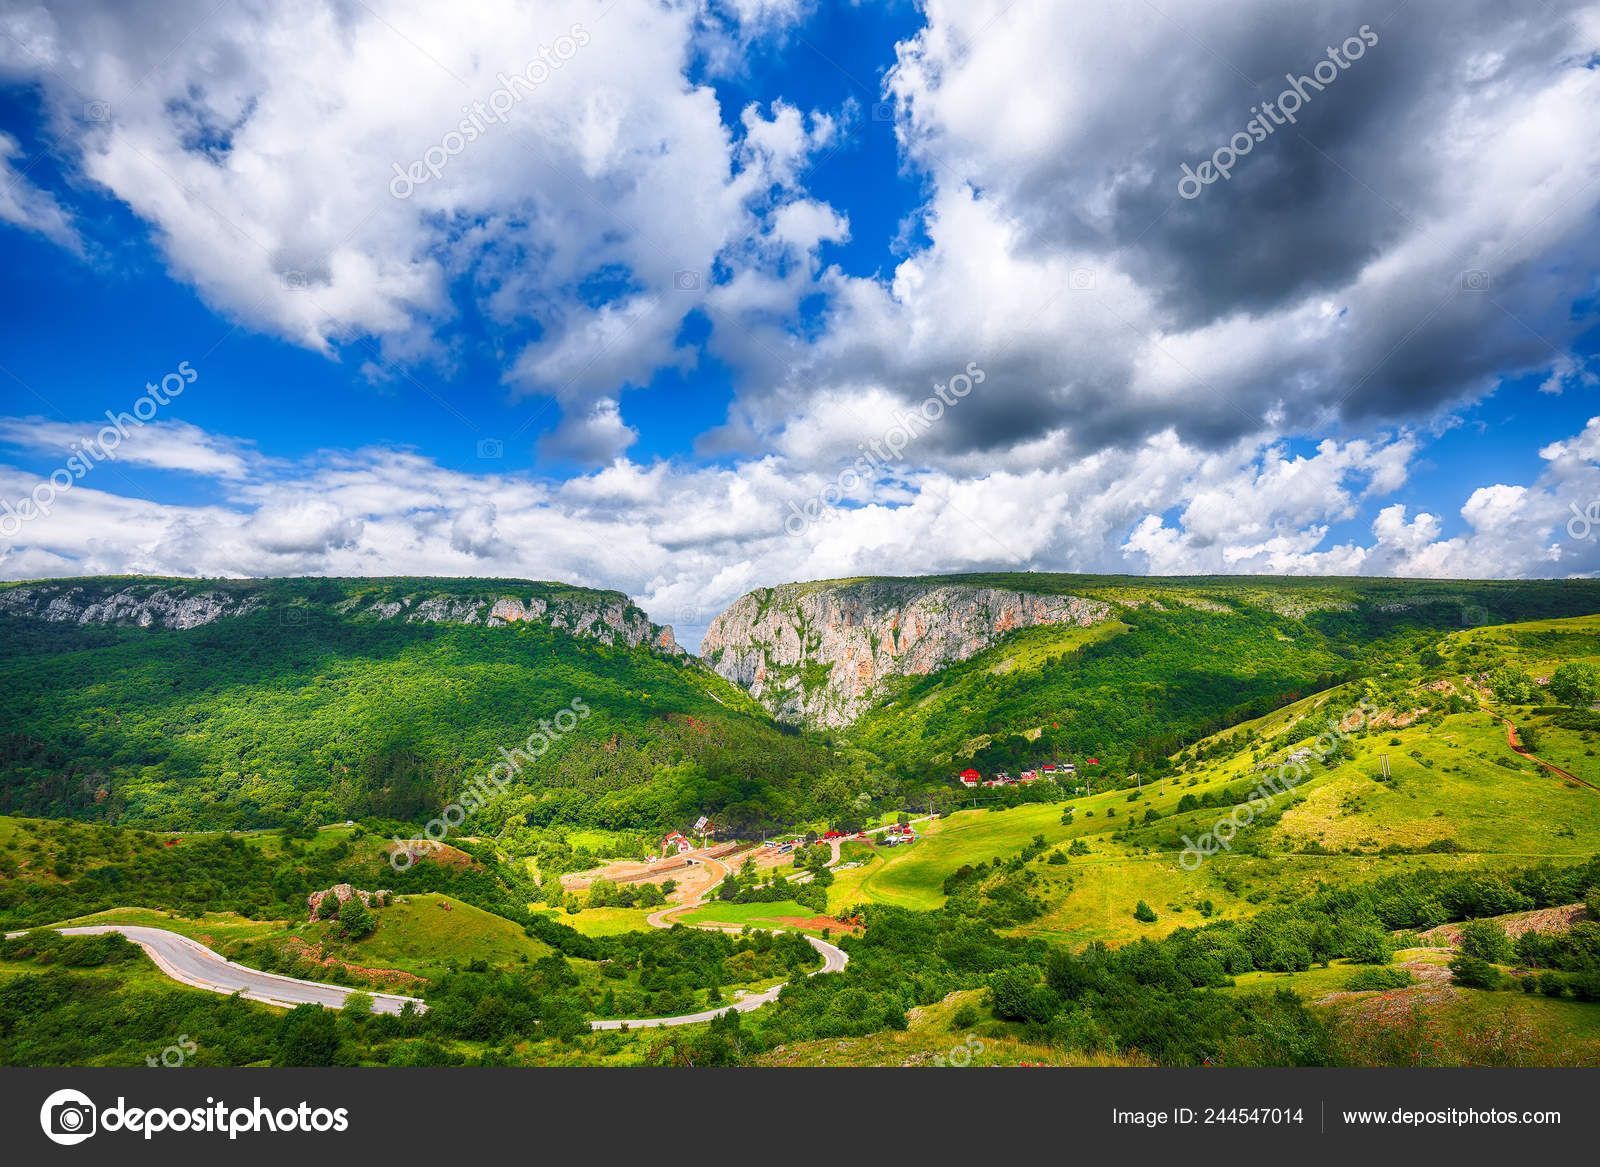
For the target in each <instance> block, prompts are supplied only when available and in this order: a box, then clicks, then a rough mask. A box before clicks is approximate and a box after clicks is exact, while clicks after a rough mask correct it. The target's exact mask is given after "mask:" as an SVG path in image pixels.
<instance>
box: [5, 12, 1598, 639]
mask: <svg viewBox="0 0 1600 1167" xmlns="http://www.w3.org/2000/svg"><path fill="white" fill-rule="evenodd" d="M1501 8H1502V6H1500V5H1495V4H1491V3H1487V2H1483V3H1479V2H1477V0H1466V2H1464V3H1460V4H1455V5H1445V4H1444V3H1443V0H1413V2H1412V3H1409V4H1400V5H1396V6H1395V10H1394V11H1393V12H1381V13H1374V12H1370V11H1365V12H1364V11H1363V10H1362V9H1361V8H1360V6H1358V5H1355V4H1353V3H1345V2H1342V0H1341V2H1337V3H1332V4H1318V5H1314V6H1313V5H1309V4H1308V5H1297V6H1290V8H1288V9H1287V10H1286V9H1284V8H1283V7H1282V6H1281V5H1269V4H1266V3H1265V2H1264V0H1262V2H1256V0H1236V2H1232V3H1227V4H1222V3H1213V2H1211V0H1189V2H1187V3H1182V4H1179V3H1174V4H1172V5H1168V6H1166V7H1164V8H1163V9H1162V10H1161V13H1159V14H1157V13H1155V12H1154V11H1143V12H1141V11H1137V6H1131V7H1130V6H1128V5H1125V4H1117V3H1111V2H1110V0H1103V2H1102V0H1086V2H1085V3H1084V4H1082V5H1081V6H1078V7H1076V8H1074V10H1073V12H1072V13H1071V14H1070V15H1069V14H1067V13H1065V12H1064V10H1062V9H1061V7H1060V6H1057V5H1052V4H1047V3H1043V2H1042V0H1036V2H1030V0H1020V2H1018V3H1015V4H1010V5H1007V4H1004V3H1001V2H999V0H993V2H990V0H973V2H972V3H966V4H957V3H945V2H934V0H930V2H928V3H924V4H913V3H910V2H909V0H902V2H896V3H885V4H847V3H837V4H824V3H816V2H805V0H740V2H738V3H734V2H731V0H730V2H726V3H723V2H708V3H691V2H689V0H682V2H677V0H674V2H661V3H657V2H654V0H652V2H650V3H645V2H644V0H617V2H616V3H613V4H604V3H591V2H590V0H552V2H545V3H536V4H524V5H496V6H492V7H485V8H484V9H483V10H478V9H476V8H468V9H466V10H465V12H464V13H463V14H462V15H460V16H459V17H457V16H455V15H452V16H451V17H450V19H448V20H446V19H444V18H443V17H442V16H441V15H440V13H439V12H438V10H436V9H433V8H430V7H429V6H428V5H425V4H421V3H413V2H407V0H387V2H385V3H375V4H373V5H371V6H356V7H355V8H347V7H345V6H343V5H338V4H332V3H330V4H329V5H327V6H326V7H318V6H316V5H307V6H303V7H301V8H297V9H295V10H294V11H292V12H273V11H250V10H244V9H240V8H237V7H235V6H232V5H224V6H222V7H220V8H218V7H217V6H215V5H212V4H207V3H194V4H190V3H188V2H187V0H184V2H176V3H171V4H165V5H154V4H151V5H140V4H132V5H128V4H112V3H103V4H102V3H93V2H85V3H74V4H60V5H56V4H45V5H44V6H42V7H27V8H24V7H20V6H19V7H8V6H0V34H3V35H0V259H3V262H4V265H5V270H7V271H8V272H11V273H13V274H14V278H12V279H10V280H7V281H5V282H4V283H3V284H0V319H3V320H4V340H5V343H4V345H3V347H0V496H3V498H4V499H5V500H6V503H7V506H8V507H9V508H10V510H9V511H5V512H0V514H3V515H4V516H7V517H0V575H3V576H4V577H5V578H33V577H39V576H58V575H74V574H90V573H95V572H104V571H118V572H122V571H144V572H160V573H170V574H210V575H266V574H271V575H278V574H376V573H384V574H391V573H405V572H417V573H421V572H427V573H429V574H459V575H522V576H529V577H535V578H561V579H570V580H574V581H576V582H581V583H586V584H591V585H595V586H605V587H615V588H618V589H620V590H623V591H626V592H628V593H629V594H631V595H632V596H634V598H635V599H636V600H638V601H639V602H640V603H641V604H642V605H643V606H645V607H646V609H647V610H648V611H650V612H651V614H652V616H654V617H655V618H656V619H658V620H663V621H670V622H674V623H676V624H677V625H678V626H679V627H680V634H681V635H682V637H683V639H684V640H685V641H686V642H687V643H688V644H689V645H690V646H691V647H693V644H694V643H695V642H696V641H697V638H698V632H699V630H700V629H702V628H703V627H704V625H705V623H706V622H707V621H708V620H709V619H710V617H711V616H712V615H714V614H715V613H716V612H717V611H718V610H720V609H721V608H722V607H723V606H725V605H726V604H727V603H728V602H730V601H731V600H732V599H734V598H736V597H737V595H738V594H740V593H741V592H742V591H744V590H747V589H748V588H750V587H754V586H760V585H770V584H776V583H780V582H785V581H787V580H791V579H802V578H820V577H827V576H834V575H846V574H863V573H894V574H911V573H917V572H933V571H941V572H942V571H963V570H992V569H1001V568H1016V569H1033V570H1059V571H1094V572H1102V571H1125V572H1130V573H1140V572H1190V571H1239V572H1249V571H1263V572H1300V573H1330V574H1357V573H1377V574H1409V575H1477V576H1484V575H1493V576H1527V575H1539V576H1558V575H1570V574H1592V573H1593V572H1594V571H1596V570H1600V555H1597V552H1596V548H1595V545H1594V541H1593V540H1575V539H1572V538H1571V537H1570V536H1568V535H1567V534H1566V533H1565V531H1564V529H1563V528H1564V524H1565V522H1566V518H1567V517H1569V515H1570V508H1571V507H1572V506H1573V505H1577V506H1579V507H1582V506H1584V505H1586V504H1587V502H1588V501H1590V500H1591V499H1593V498H1596V497H1600V466H1597V458H1600V428H1597V429H1596V430H1591V429H1589V428H1588V423H1589V421H1590V418H1591V417H1593V416H1595V415H1596V414H1597V413H1600V410H1596V409H1595V408H1594V405H1595V400H1594V399H1595V391H1596V388H1597V387H1600V378H1597V374H1600V364H1597V360H1596V358H1597V353H1600V329H1597V323H1600V320H1597V305H1600V281H1597V271H1600V269H1597V266H1596V258H1597V257H1596V243H1597V232H1596V219H1595V210H1596V205H1597V202H1600V135H1597V134H1596V133H1594V130H1595V128H1596V127H1595V125H1594V120H1595V114H1594V110H1595V109H1596V108H1600V105H1597V103H1596V100H1595V99H1596V97H1600V92H1597V91H1600V77H1597V73H1600V71H1597V69H1596V67H1595V62H1596V60H1597V59H1600V57H1597V54H1600V17H1597V12H1596V6H1595V5H1592V4H1583V3H1553V4H1552V5H1551V9H1550V16H1551V19H1550V20H1549V21H1548V22H1546V23H1545V24H1543V25H1541V26H1540V27H1538V28H1533V27H1528V26H1526V25H1525V24H1524V23H1522V22H1520V21H1519V20H1517V19H1515V18H1514V16H1512V15H1508V14H1506V13H1504V12H1502V11H1501ZM1446 12H1448V15H1449V18H1450V19H1449V20H1448V21H1446V20H1444V19H1443V16H1444V15H1445V14H1446ZM1269 17H1270V19H1268V18H1269ZM1264 22H1265V23H1264ZM1362 29H1364V30H1366V31H1365V34H1363V33H1362V32H1360V31H1358V30H1362ZM1352 38H1353V39H1352ZM1340 45H1343V46H1345V47H1344V54H1345V56H1343V57H1340V56H1338V54H1337V52H1336V50H1337V48H1338V46H1340ZM1352 45H1354V46H1356V47H1360V48H1362V52H1361V53H1360V54H1359V55H1358V54H1357V53H1355V52H1354V51H1352V48H1351V46H1352ZM1332 60H1337V61H1338V64H1337V65H1335V64H1329V63H1327V62H1329V61H1332ZM1319 65H1320V68H1321V69H1322V70H1323V72H1322V73H1318V72H1316V69H1317V68H1318V67H1319ZM510 74H521V75H522V77H523V78H531V80H522V79H520V78H519V80H518V82H517V83H515V84H511V85H510V86H509V88H508V85H507V82H506V78H507V76H509V75H510ZM1296 76H1306V77H1310V78H1312V79H1315V78H1318V77H1321V78H1323V80H1322V82H1321V83H1320V84H1319V85H1318V86H1314V87H1312V89H1311V90H1310V91H1309V94H1310V96H1309V99H1308V101H1307V102H1306V103H1305V108H1304V109H1303V110H1301V111H1300V116H1299V118H1298V119H1297V120H1296V122H1295V124H1294V125H1293V126H1288V125H1286V126H1284V128H1283V129H1282V130H1279V131H1277V132H1276V133H1274V134H1273V135H1272V136H1270V137H1267V138H1265V139H1264V140H1261V141H1259V143H1255V142H1251V143H1249V144H1248V149H1245V145H1246V143H1242V142H1240V141H1239V140H1238V139H1237V138H1234V139H1232V143H1233V145H1232V146H1230V145H1229V143H1230V135H1232V134H1233V133H1234V132H1235V131H1237V130H1238V129H1239V127H1240V126H1241V125H1244V124H1245V123H1246V122H1247V121H1248V120H1249V119H1250V117H1251V116H1252V112H1253V111H1254V110H1255V109H1257V108H1261V106H1260V103H1261V102H1263V101H1267V100H1273V99H1275V98H1276V97H1277V95H1278V94H1279V93H1280V92H1282V91H1283V90H1284V89H1285V86H1286V85H1289V84H1293V82H1294V78H1295V77H1296ZM474 102H478V103H480V104H479V105H478V106H477V108H479V109H480V110H481V109H483V108H485V105H484V104H483V103H487V107H488V108H497V109H501V110H502V112H503V114H504V116H503V118H502V119H501V120H489V121H484V120H482V119H480V120H479V124H478V126H477V127H476V128H477V129H478V131H479V132H477V133H475V134H474V135H473V138H472V140H471V141H470V142H468V141H466V140H465V138H464V135H463V134H462V133H459V132H457V133H455V134H454V135H453V138H454V140H452V131H453V130H455V129H456V127H457V125H458V123H459V124H460V126H461V128H462V129H464V128H465V124H466V123H465V122H464V121H463V120H462V119H463V115H464V114H466V115H469V116H470V114H471V111H472V109H473V108H474V106H473V104H472V103H474ZM1285 108H1287V107H1285ZM1244 137H1245V138H1249V137H1250V135H1248V134H1246V135H1244ZM449 146H455V147H459V148H458V149H448V148H447V147H449ZM1234 147H1238V149H1235V148H1234ZM1224 150H1225V151H1226V154H1227V155H1228V156H1229V157H1228V162H1227V164H1228V165H1229V166H1230V167H1231V175H1230V177H1229V178H1228V179H1227V180H1226V181H1215V182H1213V183H1212V184H1210V185H1207V186H1206V187H1205V188H1204V189H1203V190H1201V191H1200V192H1199V194H1198V197H1195V198H1193V199H1190V198H1187V197H1185V196H1184V195H1182V194H1181V193H1180V188H1179V187H1178V185H1177V180H1178V178H1179V177H1181V174H1182V171H1181V169H1180V167H1181V166H1182V165H1184V164H1189V165H1198V164H1199V163H1200V162H1202V161H1204V160H1206V159H1208V158H1210V159H1212V160H1214V161H1215V162H1216V163H1217V164H1218V165H1222V164H1223V161H1222V160H1223V158H1224V153H1223V151H1224ZM430 156H431V157H432V158H433V159H434V165H435V168H436V169H437V171H438V173H437V174H434V175H430V176H428V177H427V178H425V179H423V181H421V182H418V183H416V184H415V185H414V187H413V189H412V192H411V193H410V194H409V196H408V197H407V198H404V199H400V198H396V197H394V194H393V188H392V187H391V186H390V179H391V178H392V177H393V176H394V175H395V174H396V173H399V172H402V171H404V169H405V167H406V166H408V165H410V166H422V167H424V169H423V170H416V171H415V173H416V174H418V175H419V176H420V175H422V174H423V173H424V172H425V169H426V166H427V162H426V160H427V159H428V158H429V157H430ZM1485 158H1492V159H1493V160H1494V161H1493V165H1487V166H1486V165H1482V164H1481V160H1482V159H1485ZM1466 160H1474V161H1471V162H1470V163H1469V162H1468V161H1466ZM1463 174H1466V175H1469V176H1470V177H1469V178H1468V179H1465V180H1464V179H1463ZM180 362H188V363H189V365H190V366H191V367H192V368H193V369H195V370H196V371H197V377H196V379H195V381H194V383H193V385H192V386H191V387H190V388H188V389H186V390H185V391H184V392H183V393H182V395H181V397H175V398H173V399H172V400H171V401H170V402H168V403H165V404H163V405H161V406H160V408H159V409H156V410H154V412H153V415H152V416H151V418H150V420H149V421H148V422H147V423H146V424H143V425H137V426H135V427H133V430H132V432H131V433H130V434H129V435H128V436H127V437H126V439H125V440H123V441H122V442H121V443H120V447H119V448H118V449H117V450H116V451H115V456H114V457H111V458H108V459H105V460H97V461H96V462H95V463H94V465H93V466H92V467H90V468H89V470H88V471H87V472H86V473H83V474H81V475H78V476H76V477H74V478H73V479H72V481H70V483H69V482H67V481H66V479H64V478H62V479H58V483H57V485H56V486H54V487H51V486H49V485H48V483H49V480H50V475H51V474H52V472H53V471H57V470H59V469H60V468H61V467H62V466H63V462H64V459H65V458H67V457H68V456H69V455H70V454H71V453H72V450H73V449H74V448H75V447H74V445H73V443H74V442H80V443H81V440H82V439H83V438H87V437H92V436H93V435H94V434H95V432H96V430H97V429H98V428H99V427H100V426H102V425H103V424H104V421H105V413H106V411H107V410H111V411H113V413H115V412H118V411H121V410H125V409H130V408H132V406H133V404H134V402H135V401H136V400H137V399H139V398H140V397H141V395H143V394H144V393H145V388H144V387H145V384H146V382H148V381H154V382H157V383H159V381H160V379H161V378H162V376H163V375H165V374H167V373H169V372H170V371H172V370H173V369H174V368H176V367H177V366H178V365H179V363H180ZM968 368H972V369H974V370H981V371H982V374H983V375H982V377H981V379H980V380H979V382H978V384H977V385H976V386H975V387H974V388H973V389H972V391H971V393H970V395H968V394H965V393H963V394H960V395H959V396H950V395H948V394H945V389H944V388H942V387H949V386H951V385H952V384H953V383H952V381H951V378H952V377H954V376H956V375H957V374H960V373H962V370H964V369H968ZM941 394H944V395H943V396H941ZM908 410H910V411H917V410H923V411H925V415H924V420H922V421H913V422H912V423H909V427H908V423H907V421H906V417H907V414H906V411H908ZM934 415H937V416H934ZM897 427H899V430H898V432H899V433H900V436H902V437H904V438H905V441H904V443H903V444H901V443H900V440H899V438H898V437H896V438H894V439H893V440H892V441H891V445H893V446H896V447H897V448H899V449H900V451H901V452H900V456H899V457H896V458H893V459H866V458H865V452H866V450H867V449H868V448H869V446H870V444H871V443H873V442H875V441H880V442H881V441H883V440H885V439H886V438H889V437H890V435H892V434H895V433H896V432H897ZM29 499H33V500H35V507H34V509H33V510H30V509H29V506H28V503H27V501H26V500H29ZM19 507H21V510H20V511H19V510H18V508H19ZM46 510H48V513H44V512H45V511H46ZM796 513H805V514H806V515H808V516H809V517H808V518H807V519H806V521H805V522H803V523H799V522H795V521H791V522H787V523H786V518H788V517H789V516H791V515H793V514H796ZM797 528H803V529H797Z"/></svg>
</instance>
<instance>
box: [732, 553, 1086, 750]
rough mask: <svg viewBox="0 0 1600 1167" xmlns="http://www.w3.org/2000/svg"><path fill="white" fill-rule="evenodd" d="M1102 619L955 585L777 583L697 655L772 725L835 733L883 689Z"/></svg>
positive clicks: (1069, 602)
mask: <svg viewBox="0 0 1600 1167" xmlns="http://www.w3.org/2000/svg"><path fill="white" fill-rule="evenodd" d="M1111 614H1112V610H1111V606H1110V605H1109V604H1107V603H1105V602H1104V601H1101V600H1090V599H1083V598H1081V597H1078V596H1065V595H1035V594H1032V593H1029V592H1022V591H1010V590H1005V589H1000V588H988V587H971V586H965V585H961V584H948V583H932V582H928V583H919V582H918V581H915V580H854V581H842V582H837V583H822V584H785V585H784V586H782V587H777V588H762V589H759V590H757V591H753V592H750V593H748V594H746V595H744V596H741V597H740V598H739V599H738V600H737V601H735V602H734V604H733V606H732V607H730V608H729V609H728V610H727V611H725V612H723V613H722V614H721V615H720V616H718V617H717V618H716V619H715V620H713V621H712V622H711V626H710V627H709V628H708V629H707V631H706V636H705V640H704V641H702V643H701V646H700V655H701V658H702V659H703V660H704V661H705V663H706V664H708V665H710V666H711V667H712V668H713V669H715V670H716V671H717V672H718V673H720V674H722V676H724V677H726V678H727V679H728V680H730V681H732V682H733V683H734V684H736V685H739V686H740V687H742V688H743V689H745V690H746V691H748V692H749V693H750V694H751V696H753V697H755V698H756V700H758V701H760V702H761V703H762V704H763V705H764V706H766V708H767V709H768V710H770V711H771V712H772V714H773V715H774V716H775V717H778V718H780V719H782V720H785V721H792V722H800V723H804V724H807V725H814V726H844V725H849V724H850V723H851V722H853V721H854V720H855V719H856V718H857V717H859V716H860V715H861V714H862V713H863V712H864V711H865V710H866V709H867V707H868V706H869V705H871V704H872V702H873V700H874V699H875V698H876V697H877V696H878V695H879V694H880V693H881V692H882V690H883V687H884V685H885V683H886V682H888V681H890V680H892V679H893V678H896V677H901V676H920V675H924V674H927V673H931V672H933V671H934V670H936V669H940V668H943V667H944V666H945V665H947V664H950V663H951V662H953V661H960V660H966V659H967V658H968V657H971V656H973V655H975V654H977V653H979V652H982V651H983V650H984V649H985V648H988V647H989V646H990V645H991V644H993V643H994V642H995V641H996V640H998V639H999V638H1000V637H1002V636H1004V635H1005V634H1006V633H1007V632H1010V631H1012V630H1013V629H1017V628H1031V627H1034V626H1036V625H1041V624H1076V625H1080V626H1087V625H1090V624H1098V623H1101V622H1102V621H1105V620H1109V619H1110V618H1111Z"/></svg>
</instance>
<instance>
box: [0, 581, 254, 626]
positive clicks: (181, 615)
mask: <svg viewBox="0 0 1600 1167" xmlns="http://www.w3.org/2000/svg"><path fill="white" fill-rule="evenodd" d="M260 606H261V598H260V597H259V596H254V595H247V596H237V595H229V594H227V593H221V592H211V591H198V592H193V593H185V592H183V591H180V590H178V589H172V590H168V589H166V588H155V589H154V590H151V589H149V588H147V587H146V588H135V587H130V588H129V589H127V590H126V591H121V592H114V593H112V594H110V595H106V596H101V597H99V598H98V599H91V598H89V597H88V595H87V594H86V593H85V591H84V589H83V588H81V587H72V588H63V587H60V586H57V585H41V586H38V587H20V588H7V589H6V590H4V591H0V612H4V613H6V614H8V615H12V616H32V617H34V618H35V619H39V620H49V621H51V622H53V623H57V624H131V625H135V626H137V627H140V628H149V627H150V626H152V625H155V626H157V627H161V628H198V627H200V626H201V625H202V624H210V623H211V622H212V621H213V620H220V619H222V618H223V617H225V616H246V615H249V614H250V613H251V612H254V611H255V610H256V609H257V608H259V607H260Z"/></svg>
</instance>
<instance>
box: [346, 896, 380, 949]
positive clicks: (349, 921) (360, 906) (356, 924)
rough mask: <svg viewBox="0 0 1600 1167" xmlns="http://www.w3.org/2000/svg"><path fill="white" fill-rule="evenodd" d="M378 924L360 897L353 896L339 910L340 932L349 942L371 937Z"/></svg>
mask: <svg viewBox="0 0 1600 1167" xmlns="http://www.w3.org/2000/svg"><path fill="white" fill-rule="evenodd" d="M377 926H378V922H377V921H376V920H374V919H373V918H372V911H371V909H369V908H368V907H367V905H366V904H364V903H362V902H361V897H360V896H351V897H350V899H349V900H347V901H346V902H345V903H344V904H343V905H342V906H341V907H340V908H339V932H340V933H341V934H342V935H343V936H344V937H345V939H347V940H360V939H361V938H362V937H363V936H370V935H371V934H372V930H373V929H374V928H376V927H377Z"/></svg>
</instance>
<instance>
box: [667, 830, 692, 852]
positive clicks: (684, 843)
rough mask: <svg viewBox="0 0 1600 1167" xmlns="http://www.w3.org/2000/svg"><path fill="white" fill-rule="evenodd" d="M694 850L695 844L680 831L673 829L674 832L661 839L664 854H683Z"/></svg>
mask: <svg viewBox="0 0 1600 1167" xmlns="http://www.w3.org/2000/svg"><path fill="white" fill-rule="evenodd" d="M693 850H694V844H693V843H691V842H689V840H688V839H685V838H684V837H683V835H682V833H681V832H679V831H673V832H672V834H670V835H668V836H667V837H666V838H665V839H662V840H661V854H663V855H682V854H683V853H684V852H686V851H693Z"/></svg>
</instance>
